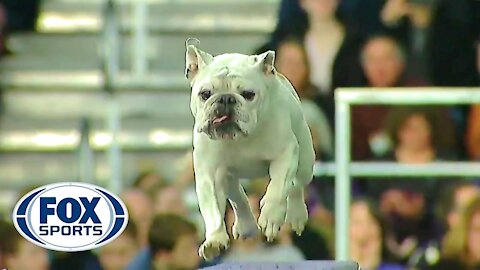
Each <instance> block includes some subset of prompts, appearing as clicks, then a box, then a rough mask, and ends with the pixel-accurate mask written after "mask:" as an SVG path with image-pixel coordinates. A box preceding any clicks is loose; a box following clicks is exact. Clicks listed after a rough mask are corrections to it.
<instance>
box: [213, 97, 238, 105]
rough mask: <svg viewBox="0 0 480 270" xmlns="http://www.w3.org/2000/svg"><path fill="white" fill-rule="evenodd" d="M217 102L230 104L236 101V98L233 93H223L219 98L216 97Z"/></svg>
mask: <svg viewBox="0 0 480 270" xmlns="http://www.w3.org/2000/svg"><path fill="white" fill-rule="evenodd" d="M218 102H219V103H220V104H223V105H232V104H235V103H237V100H236V99H235V97H234V96H233V95H231V94H225V95H222V96H220V98H219V99H218Z"/></svg>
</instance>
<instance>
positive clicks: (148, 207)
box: [121, 189, 153, 247]
mask: <svg viewBox="0 0 480 270" xmlns="http://www.w3.org/2000/svg"><path fill="white" fill-rule="evenodd" d="M121 198H122V200H123V202H124V203H125V205H126V206H127V208H128V214H129V217H130V219H131V220H133V222H134V223H135V225H136V227H137V236H138V244H139V245H140V247H144V246H146V245H147V243H148V241H147V239H148V228H150V223H151V220H152V215H153V203H152V201H151V200H150V197H148V196H147V195H146V194H145V192H143V191H142V190H140V189H129V190H126V191H124V192H123V193H122V195H121Z"/></svg>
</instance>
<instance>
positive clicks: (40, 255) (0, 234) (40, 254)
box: [0, 221, 49, 270]
mask: <svg viewBox="0 0 480 270" xmlns="http://www.w3.org/2000/svg"><path fill="white" fill-rule="evenodd" d="M0 268H1V269H12V270H48V269H49V261H48V251H47V250H46V249H43V248H41V247H39V246H37V245H34V244H32V243H30V242H29V241H27V240H26V239H25V238H23V237H22V236H21V235H20V234H19V233H18V232H17V230H16V229H15V227H14V226H13V224H11V223H9V222H6V221H0Z"/></svg>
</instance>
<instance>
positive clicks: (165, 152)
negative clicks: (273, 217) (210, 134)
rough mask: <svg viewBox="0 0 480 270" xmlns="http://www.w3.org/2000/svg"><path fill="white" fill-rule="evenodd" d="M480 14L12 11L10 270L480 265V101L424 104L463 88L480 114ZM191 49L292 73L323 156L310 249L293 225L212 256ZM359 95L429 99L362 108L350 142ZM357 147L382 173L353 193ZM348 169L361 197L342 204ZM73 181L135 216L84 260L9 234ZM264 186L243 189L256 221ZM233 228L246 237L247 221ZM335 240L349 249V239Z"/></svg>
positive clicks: (193, 0)
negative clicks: (199, 180) (271, 237)
mask: <svg viewBox="0 0 480 270" xmlns="http://www.w3.org/2000/svg"><path fill="white" fill-rule="evenodd" d="M479 6H480V1H478V0H242V1H235V0H148V1H144V0H130V1H127V0H116V1H113V0H112V1H102V0H43V1H42V0H0V31H1V32H0V56H1V58H0V66H1V70H0V85H1V89H0V99H1V103H0V111H1V112H0V113H1V116H0V218H1V221H0V269H4V268H7V269H12V270H17V269H18V270H36V269H61V270H63V269H68V270H75V269H79V270H87V269H88V270H91V269H103V270H122V269H129V270H143V269H157V270H158V269H162V270H163V269H167V270H169V269H172V270H175V269H185V270H188V269H197V268H199V267H204V266H208V265H213V264H218V263H221V262H242V261H249V262H262V261H263V262H266V261H270V262H298V261H302V260H329V259H335V258H342V259H345V258H343V257H344V256H341V255H339V252H341V254H343V255H346V256H347V258H348V259H351V260H355V261H357V262H359V264H360V266H362V268H363V269H367V270H393V269H459V270H461V269H480V186H479V184H480V174H476V173H475V172H479V167H480V163H475V161H478V160H479V159H480V105H475V104H473V105H471V104H455V105H453V104H449V105H448V106H442V105H440V104H437V105H433V104H430V103H431V102H428V93H427V92H425V93H427V94H425V93H423V94H422V91H430V90H432V91H433V90H435V89H437V88H433V87H444V88H442V89H440V90H438V89H437V90H438V91H441V92H442V93H445V91H451V92H452V100H455V99H456V97H454V95H455V94H454V92H457V93H458V92H462V93H465V92H466V91H467V92H468V91H471V93H472V98H476V100H478V104H480V98H479V96H480V95H479V91H480V88H478V87H479V80H480V75H479V74H480V8H479ZM189 37H195V38H198V39H199V40H200V42H201V43H200V45H199V47H200V48H201V49H202V50H205V51H207V52H210V53H212V54H214V55H217V54H221V53H225V52H239V53H245V54H255V53H261V52H264V51H266V50H268V49H271V50H275V51H276V62H275V63H276V68H277V70H278V71H279V72H281V73H283V74H284V75H285V76H286V77H287V78H288V79H289V80H290V81H291V82H292V84H293V86H294V87H295V88H296V90H297V92H298V93H299V96H300V97H301V100H302V108H303V109H304V113H305V117H306V120H307V121H308V123H309V125H310V129H311V131H312V136H313V139H314V147H315V149H316V152H317V160H318V163H317V165H316V167H315V169H316V170H315V171H316V176H315V178H314V181H313V182H312V184H311V185H310V186H309V187H308V197H307V204H308V206H309V215H310V218H309V222H308V225H307V228H306V230H305V232H304V233H303V235H302V236H300V237H299V236H296V235H295V234H293V233H291V232H290V231H289V229H288V228H286V227H285V228H282V230H281V236H280V237H279V239H278V240H277V241H275V242H274V243H266V241H265V240H264V239H262V238H260V237H259V238H255V239H249V240H238V241H233V242H232V243H231V247H230V249H229V250H228V252H226V253H225V254H223V255H222V256H221V257H219V258H217V259H216V260H214V261H213V262H204V261H202V260H200V258H199V257H198V255H197V248H198V244H199V243H201V242H200V241H201V240H202V237H203V236H202V235H201V232H203V222H202V220H201V216H200V213H199V210H198V205H197V201H196V195H195V192H194V188H193V182H194V176H193V169H192V161H191V150H192V125H193V118H192V116H191V113H190V109H189V99H190V97H189V95H190V90H189V86H188V84H187V82H186V80H185V77H184V65H185V59H184V56H185V40H186V39H187V38H189ZM351 87H362V89H365V91H396V92H401V91H410V92H413V93H418V100H420V99H423V100H426V101H425V102H418V101H415V100H416V97H414V98H413V99H410V101H407V102H406V103H412V104H413V103H415V104H416V105H408V104H403V105H402V106H390V105H387V104H376V105H372V104H370V105H353V106H352V107H351V111H350V113H349V116H350V117H346V118H345V119H346V121H347V120H348V118H350V120H351V121H350V122H351V124H350V125H349V126H350V127H351V133H349V134H351V135H350V136H348V135H345V134H341V135H342V136H340V137H339V136H338V135H339V134H336V132H337V131H338V129H337V131H336V129H335V126H336V125H337V128H338V127H339V126H342V124H341V123H340V122H342V121H339V120H338V116H339V115H338V113H337V115H336V114H335V109H336V108H335V107H336V106H335V98H334V93H335V92H338V89H341V90H345V91H348V89H344V88H351ZM391 87H394V88H396V87H401V88H399V89H396V90H395V89H394V90H391V89H386V88H391ZM356 91H362V90H361V89H360V90H359V89H357V88H356ZM392 93H393V92H392ZM430 93H435V92H430ZM400 95H401V94H400ZM393 99H394V98H393V97H392V100H393ZM464 99H465V98H464ZM397 101H398V100H397ZM337 102H338V99H337ZM367 102H368V101H367ZM420 103H425V104H424V105H419V104H420ZM444 103H452V102H448V100H447V101H445V102H444ZM459 103H461V102H459ZM463 103H468V102H463ZM470 103H471V102H470ZM337 109H338V108H337ZM347 112H348V111H347ZM344 117H345V116H344ZM336 118H337V119H336ZM345 119H344V120H345ZM342 123H343V122H342ZM345 123H347V124H348V122H345ZM343 131H344V130H343ZM338 139H342V140H343V139H346V140H347V142H345V144H343V143H339V142H338V141H336V140H338ZM342 142H343V141H342ZM349 144H351V146H352V147H351V159H352V160H353V161H354V162H371V163H369V164H373V165H375V164H376V165H378V166H379V167H378V170H377V171H378V173H375V172H372V171H370V173H364V174H363V175H361V174H362V173H359V175H360V176H358V177H356V176H354V177H351V181H350V180H349V179H350V177H348V175H346V174H347V173H346V170H347V169H349V168H350V166H347V165H349V164H350V160H349V158H350V157H348V156H349V155H346V156H345V155H343V154H342V158H343V161H344V163H343V165H346V166H344V167H338V166H337V167H335V161H336V160H335V158H336V153H337V158H338V153H344V152H342V151H339V149H338V146H339V145H340V146H342V145H343V146H347V147H348V145H349ZM335 146H337V147H335ZM337 161H338V160H337ZM347 161H348V162H347ZM453 161H458V162H461V163H459V164H460V165H459V167H458V169H457V167H455V165H452V164H450V165H445V166H446V167H443V168H444V169H443V171H446V170H445V168H450V169H449V171H447V172H445V173H443V172H442V164H445V163H442V162H453ZM385 162H388V163H385ZM359 164H362V163H359ZM382 164H383V165H385V166H386V167H381V165H382ZM395 164H400V165H405V166H404V167H403V168H404V169H405V168H406V170H409V168H423V169H421V170H420V171H421V172H420V173H418V174H419V175H418V176H412V175H410V176H408V177H406V176H405V177H402V176H399V175H401V173H398V175H395V174H396V173H395V172H397V171H396V168H397V167H388V166H394V165H395ZM422 164H423V165H425V164H427V165H428V164H432V166H430V167H422V166H420V167H418V166H419V165H422ZM435 164H436V165H437V167H435V166H433V165H435ZM337 165H338V164H337ZM461 165H462V166H461ZM410 166H411V167H410ZM477 166H478V167H477ZM339 168H340V169H342V168H344V169H345V170H343V172H342V171H341V170H340V174H341V175H342V178H339V179H340V180H339V181H348V183H349V185H350V184H351V189H350V187H349V185H343V187H346V188H347V190H350V191H351V196H348V197H341V198H339V196H337V198H335V194H341V193H339V190H340V189H337V190H336V189H335V176H339V174H338V173H339V170H338V169H339ZM358 168H359V169H360V170H357V172H358V171H361V169H362V166H359V167H357V169H358ZM370 168H372V167H370ZM352 170H353V166H352ZM390 170H391V172H392V173H390V175H388V174H389V173H385V172H390ZM436 170H438V172H440V173H432V171H433V172H435V171H436ZM367 171H368V170H367ZM455 172H458V176H454V174H455ZM367 174H368V175H367ZM385 175H388V176H385ZM422 175H423V176H422ZM61 181H83V182H89V183H94V184H97V185H100V186H103V187H106V188H108V189H109V190H110V191H112V192H115V193H117V194H118V195H119V196H120V197H121V198H122V199H123V201H124V202H125V204H126V205H127V207H128V208H129V212H130V223H129V225H128V227H127V229H126V230H125V232H124V233H123V234H122V235H121V236H120V237H119V238H118V239H116V240H115V241H113V242H111V243H110V244H108V245H106V246H104V247H102V248H101V249H99V250H93V251H88V252H78V253H60V252H50V251H46V250H42V249H40V248H38V247H36V246H33V245H32V244H30V243H29V242H27V241H26V240H24V239H23V238H21V237H20V236H19V235H18V233H17V232H16V231H15V229H14V228H13V225H12V224H11V223H10V222H11V213H12V207H13V206H14V204H15V203H16V202H17V200H18V199H19V198H20V197H21V196H22V195H23V194H26V193H27V192H28V191H30V190H32V189H33V188H36V187H38V186H41V185H43V184H47V183H54V182H61ZM266 181H267V179H245V182H243V183H244V186H245V189H246V190H247V193H248V194H249V197H250V199H251V202H252V207H253V208H254V210H256V211H258V204H259V203H258V202H259V199H261V196H262V195H263V192H264V188H265V183H266ZM341 183H343V184H345V182H341ZM342 202H343V204H345V203H348V205H347V206H348V210H350V211H347V212H344V214H345V215H346V217H347V218H346V219H342V220H341V222H343V223H342V224H339V223H340V222H339V218H340V217H345V215H339V212H338V211H337V213H336V212H335V206H336V205H337V206H338V205H342ZM336 214H337V226H335V217H336ZM226 220H227V224H229V225H228V226H229V227H230V226H231V222H232V213H231V210H227V218H226ZM152 224H153V225H152ZM335 228H336V229H337V235H341V236H343V238H344V239H345V240H346V242H342V241H339V238H338V237H337V239H335ZM341 228H343V230H342V231H339V230H340V229H341ZM336 240H337V241H336ZM342 243H343V244H342ZM339 245H340V248H339ZM336 253H337V254H336Z"/></svg>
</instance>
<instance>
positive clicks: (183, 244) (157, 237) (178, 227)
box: [126, 214, 200, 270]
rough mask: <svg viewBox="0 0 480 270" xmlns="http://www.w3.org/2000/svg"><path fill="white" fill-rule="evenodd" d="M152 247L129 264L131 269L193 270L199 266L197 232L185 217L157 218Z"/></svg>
mask: <svg viewBox="0 0 480 270" xmlns="http://www.w3.org/2000/svg"><path fill="white" fill-rule="evenodd" d="M148 242H149V248H148V249H144V250H142V252H141V253H140V254H139V255H138V256H137V257H136V258H135V259H134V261H133V262H132V263H131V264H129V266H128V267H127V268H126V269H128V270H144V269H154V270H190V269H191V270H193V269H197V267H198V266H199V262H200V258H199V257H198V253H197V250H198V241H197V229H196V228H195V226H194V225H193V224H191V223H190V222H188V221H187V220H185V219H183V218H182V217H179V216H176V215H173V214H161V215H157V216H155V217H154V219H153V222H152V226H151V227H150V231H149V233H148Z"/></svg>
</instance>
